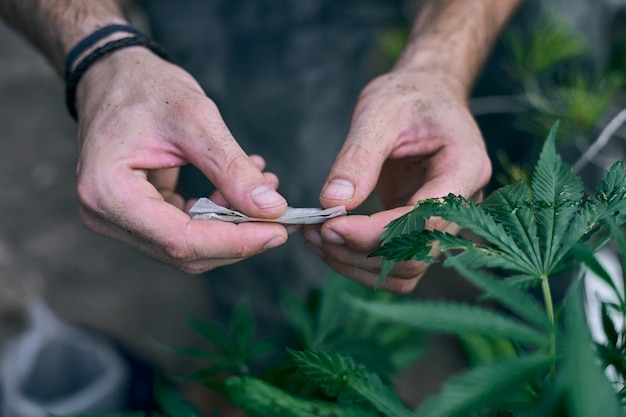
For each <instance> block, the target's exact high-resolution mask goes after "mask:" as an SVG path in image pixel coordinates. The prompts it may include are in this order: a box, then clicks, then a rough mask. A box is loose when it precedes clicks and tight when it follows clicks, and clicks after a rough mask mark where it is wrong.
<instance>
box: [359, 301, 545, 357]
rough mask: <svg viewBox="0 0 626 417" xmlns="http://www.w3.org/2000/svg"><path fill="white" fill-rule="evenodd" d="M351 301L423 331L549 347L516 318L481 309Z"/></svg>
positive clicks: (538, 335) (425, 304)
mask: <svg viewBox="0 0 626 417" xmlns="http://www.w3.org/2000/svg"><path fill="white" fill-rule="evenodd" d="M348 300H349V302H350V303H351V304H352V305H353V306H355V307H356V308H359V309H361V310H362V311H364V312H367V313H368V314H370V315H373V316H375V317H378V318H379V319H386V320H388V321H389V322H393V323H403V324H406V325H409V326H413V327H414V328H416V329H420V330H425V331H431V332H443V333H452V334H461V335H462V334H480V335H489V336H502V337H506V338H508V339H510V340H515V341H518V342H521V343H528V344H530V345H534V346H542V345H545V344H546V336H545V335H544V334H543V333H541V332H540V331H538V330H536V329H533V328H532V327H530V326H528V325H527V324H525V323H523V322H521V321H520V320H517V319H515V318H513V317H509V316H506V315H504V314H499V313H496V312H492V311H489V310H486V309H484V308H481V307H478V306H471V305H465V304H457V303H450V302H430V301H420V302H403V303H394V304H381V303H375V302H367V303H366V302H363V301H361V300H358V299H352V298H349V299H348Z"/></svg>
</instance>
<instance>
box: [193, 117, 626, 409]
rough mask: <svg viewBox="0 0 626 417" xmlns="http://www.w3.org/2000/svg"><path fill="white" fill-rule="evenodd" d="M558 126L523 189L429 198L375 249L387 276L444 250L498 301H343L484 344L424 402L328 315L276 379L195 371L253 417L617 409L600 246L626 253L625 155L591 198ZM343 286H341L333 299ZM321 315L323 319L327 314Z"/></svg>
mask: <svg viewBox="0 0 626 417" xmlns="http://www.w3.org/2000/svg"><path fill="white" fill-rule="evenodd" d="M556 129H557V127H556V126H554V127H553V129H552V131H551V132H550V135H549V136H548V138H547V140H546V142H545V145H544V146H543V150H542V152H541V155H540V158H539V160H538V162H537V165H536V167H535V169H534V172H533V175H532V178H531V180H530V182H529V183H527V182H525V181H523V180H521V181H519V182H517V183H514V184H512V185H509V186H506V187H503V188H501V189H499V190H497V191H495V192H494V193H493V194H491V195H490V196H489V197H488V198H486V199H485V200H484V201H483V202H482V203H479V204H476V203H473V202H472V201H469V200H467V199H465V198H463V197H461V196H456V195H448V196H446V197H442V198H437V199H430V200H425V201H422V202H420V203H419V204H418V205H417V206H416V207H415V209H414V210H413V211H411V212H410V213H408V214H406V215H405V216H403V217H401V218H399V219H397V220H395V221H394V222H392V223H391V224H389V225H388V227H387V229H386V231H385V233H384V234H383V236H382V245H381V247H380V248H379V249H378V250H377V251H375V252H374V253H373V254H372V256H382V257H383V259H384V262H383V270H382V273H381V280H382V279H384V278H385V276H386V274H387V273H388V271H389V270H390V269H391V268H392V267H393V265H394V264H395V263H396V262H401V261H408V260H418V261H423V262H433V261H435V260H436V259H437V258H438V257H437V254H441V256H442V257H443V258H444V259H445V261H444V264H445V265H448V266H450V267H454V268H456V269H457V270H458V271H459V272H460V273H461V275H462V276H464V277H465V278H466V279H468V280H469V281H470V282H472V283H473V284H475V285H476V286H477V287H479V288H480V289H482V290H483V294H482V299H483V300H485V299H489V300H492V301H495V302H497V303H498V306H499V307H498V308H496V309H494V308H486V307H483V306H480V305H465V304H454V303H448V302H428V301H411V300H389V299H385V300H376V299H367V298H363V297H357V296H354V295H352V294H350V293H349V292H343V294H344V295H343V296H341V297H340V298H341V300H342V301H344V304H345V306H346V307H345V308H348V309H349V310H350V311H357V312H361V314H359V315H358V316H360V317H371V318H374V319H375V320H376V321H374V322H373V323H376V326H378V327H377V328H378V329H382V328H384V326H383V327H381V326H379V324H380V323H385V322H387V323H389V324H388V325H387V326H389V327H395V328H396V329H402V331H405V330H406V328H407V327H408V328H413V329H415V331H419V332H424V331H427V332H443V333H451V334H454V335H458V336H459V337H461V338H462V339H463V340H465V341H466V342H467V346H471V347H473V348H474V349H475V350H479V351H480V352H478V354H475V355H474V358H475V359H476V361H475V363H474V365H473V366H472V367H471V368H470V369H469V370H468V371H467V372H465V373H463V374H461V375H458V376H456V377H453V378H451V379H450V380H449V381H448V382H447V383H446V384H445V386H444V388H443V389H442V390H441V392H440V393H439V394H438V395H436V396H435V397H433V398H431V399H429V400H427V401H426V402H424V403H423V404H421V406H420V407H419V409H417V410H411V409H409V408H407V407H406V406H405V404H403V402H402V401H401V400H400V398H399V397H398V396H397V395H396V394H395V393H394V392H393V391H392V389H391V388H390V385H389V383H388V381H387V378H386V377H382V378H381V377H380V376H379V375H378V374H377V373H375V372H372V370H371V369H369V368H368V366H366V365H365V364H363V363H361V362H360V361H357V360H355V359H354V358H353V357H352V356H351V355H350V354H349V353H347V352H339V351H337V350H334V349H333V347H332V344H329V343H327V342H328V340H329V339H328V338H327V337H328V335H329V334H331V333H333V331H332V330H331V331H329V329H328V328H326V329H324V326H328V325H330V326H331V328H332V327H334V326H335V324H333V320H331V321H330V324H329V323H326V324H324V323H322V322H320V321H316V324H311V325H306V326H304V328H306V329H309V330H307V331H306V332H305V333H307V334H308V336H307V337H304V338H303V339H302V340H308V343H306V344H305V346H304V348H299V349H293V348H289V349H287V352H288V355H289V358H290V361H291V366H289V367H287V368H283V372H282V373H280V374H276V373H272V372H269V373H266V374H254V373H253V372H249V370H248V369H245V368H239V369H238V370H237V371H235V372H231V373H229V374H228V375H217V374H216V373H215V372H213V371H211V372H208V373H206V374H204V375H199V374H196V375H194V379H196V380H200V381H201V382H202V383H203V384H204V385H206V386H208V387H210V388H213V389H216V390H218V391H220V392H222V393H223V394H225V395H226V396H227V397H229V398H230V399H231V400H232V402H233V403H235V404H236V405H238V406H240V407H241V408H243V409H244V410H245V411H246V414H247V415H250V416H268V415H271V416H296V417H297V416H303V417H304V416H334V417H342V416H388V417H396V416H418V417H425V416H426V417H443V416H519V417H523V416H538V417H542V416H545V417H548V416H561V415H565V416H581V417H582V416H585V417H586V416H596V415H597V416H620V415H623V414H624V410H623V404H622V400H623V398H624V396H625V395H624V394H626V393H625V392H624V389H623V386H624V385H623V382H624V381H625V380H626V372H624V371H625V370H626V369H625V366H624V364H625V362H624V352H625V347H626V343H625V342H626V331H625V329H624V328H623V327H622V328H619V327H617V326H616V325H615V322H614V321H613V319H612V318H611V317H614V316H611V315H610V314H609V310H610V311H611V312H613V313H616V314H619V315H621V316H622V317H624V316H626V303H625V302H624V300H625V298H624V294H623V292H621V291H620V289H619V287H620V285H617V284H616V281H615V279H616V278H615V277H612V276H610V275H609V274H608V273H607V272H606V271H605V270H604V268H603V266H602V265H601V264H600V263H599V262H598V261H597V260H596V258H595V257H594V252H595V251H597V250H598V249H599V248H600V247H602V246H605V245H607V244H609V243H610V242H611V241H612V240H614V241H616V242H617V244H618V247H619V248H620V250H621V253H622V260H623V258H624V256H625V254H626V237H624V231H623V226H624V223H626V171H624V166H623V162H622V161H620V162H617V163H615V164H614V165H613V166H612V167H611V168H610V169H609V170H608V171H607V172H606V173H605V176H604V178H603V180H602V181H601V183H600V186H599V187H598V188H597V190H596V193H595V194H594V195H593V196H590V197H585V196H584V194H583V186H582V181H581V179H580V178H579V177H578V176H577V175H576V174H574V173H573V171H572V170H571V168H570V167H569V166H568V165H566V164H565V163H564V162H563V161H562V160H561V158H560V157H559V155H558V154H557V153H556V150H555V136H556ZM433 216H437V217H441V218H443V219H445V220H448V221H450V222H455V223H457V224H458V225H460V226H462V227H463V228H465V229H467V230H469V231H471V232H473V236H474V238H472V239H471V240H470V239H467V238H464V237H461V236H455V235H450V234H447V233H444V232H439V231H436V230H428V229H426V228H425V224H426V220H427V219H428V218H430V217H433ZM612 238H614V239H612ZM622 263H623V264H625V263H624V262H622ZM581 265H585V266H586V267H587V268H589V269H591V270H593V271H594V272H595V273H596V274H598V276H600V277H601V278H602V279H604V280H605V281H606V282H607V283H608V284H609V285H610V286H611V288H613V289H614V290H615V292H616V294H617V296H618V298H617V300H618V301H617V302H616V303H607V304H603V306H602V311H603V313H602V315H603V318H604V328H605V331H606V333H607V342H606V343H604V344H601V345H594V343H593V342H592V339H591V337H590V333H589V329H588V325H587V321H586V313H585V307H584V301H583V291H582V286H581V283H580V281H581V268H580V266H581ZM485 269H487V270H488V271H489V272H487V271H485ZM563 275H567V276H570V277H571V287H570V289H569V291H568V292H567V295H566V296H565V297H563V298H561V299H559V300H554V299H553V296H552V290H551V286H550V283H551V281H552V280H554V279H557V278H559V277H560V276H561V277H562V276H563ZM335 278H336V277H335ZM622 280H623V281H624V282H626V275H625V276H623V277H622ZM534 286H539V287H541V289H542V294H543V297H541V300H538V299H537V298H536V297H535V296H533V295H532V293H531V292H530V291H529V290H530V289H531V288H532V287H534ZM622 287H623V286H622ZM344 289H345V288H344ZM336 290H339V288H336ZM338 293H340V291H333V292H332V294H334V295H333V297H338V296H337V294H338ZM348 294H350V295H348ZM335 301H336V300H335ZM326 303H328V300H327V302H326ZM542 304H543V305H542ZM336 305H338V304H335V306H336ZM333 308H336V307H333ZM326 311H327V313H325V314H324V316H325V317H331V316H329V315H328V310H326ZM363 313H364V314H363ZM317 317H318V318H319V317H321V316H320V315H319V310H318V315H317ZM354 317H356V316H354ZM320 326H321V327H320ZM397 326H401V327H397ZM245 333H246V334H248V335H249V334H250V333H249V332H245ZM381 334H382V333H381ZM371 337H373V338H376V334H373V335H371ZM315 340H317V342H313V341H315ZM324 340H326V342H322V341H324ZM486 350H488V351H489V352H488V353H489V354H485V351H486ZM380 360H383V359H382V358H380ZM609 367H611V368H612V369H613V371H614V373H613V374H614V375H617V377H616V378H614V380H613V381H609V379H608V378H607V376H606V370H607V368H609ZM277 375H279V377H277ZM199 376H200V378H198V377H199ZM285 381H289V383H286V382H285ZM624 415H626V414H624Z"/></svg>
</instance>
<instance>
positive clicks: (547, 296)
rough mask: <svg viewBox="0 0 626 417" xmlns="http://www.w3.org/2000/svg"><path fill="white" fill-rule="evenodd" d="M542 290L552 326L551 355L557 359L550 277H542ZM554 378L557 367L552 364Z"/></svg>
mask: <svg viewBox="0 0 626 417" xmlns="http://www.w3.org/2000/svg"><path fill="white" fill-rule="evenodd" d="M541 289H542V290H543V303H544V304H545V307H546V313H547V314H548V320H549V321H550V324H551V325H552V330H550V355H552V356H553V357H556V326H555V324H554V304H553V302H552V293H551V292H550V283H549V282H548V277H547V276H546V275H543V276H542V277H541ZM551 372H552V377H554V374H555V365H554V363H553V364H552V371H551Z"/></svg>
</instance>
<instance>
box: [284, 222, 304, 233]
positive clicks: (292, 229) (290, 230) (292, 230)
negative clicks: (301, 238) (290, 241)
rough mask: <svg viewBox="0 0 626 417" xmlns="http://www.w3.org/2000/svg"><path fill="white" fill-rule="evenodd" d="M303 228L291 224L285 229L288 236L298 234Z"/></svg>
mask: <svg viewBox="0 0 626 417" xmlns="http://www.w3.org/2000/svg"><path fill="white" fill-rule="evenodd" d="M301 228H302V226H300V225H299V224H290V225H288V226H287V227H285V229H287V234H289V235H290V234H292V233H295V232H297V231H298V230H300V229H301Z"/></svg>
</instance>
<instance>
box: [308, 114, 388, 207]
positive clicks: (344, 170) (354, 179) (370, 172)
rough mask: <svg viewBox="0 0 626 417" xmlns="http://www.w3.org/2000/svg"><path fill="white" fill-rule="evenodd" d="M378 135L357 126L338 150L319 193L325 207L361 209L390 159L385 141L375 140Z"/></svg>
mask: <svg viewBox="0 0 626 417" xmlns="http://www.w3.org/2000/svg"><path fill="white" fill-rule="evenodd" d="M374 133H375V132H371V131H370V132H366V131H364V129H362V128H360V126H359V125H355V126H354V127H353V128H352V129H351V130H350V133H349V134H348V137H347V138H346V142H345V143H344V145H343V147H342V148H341V150H340V151H339V154H338V155H337V158H336V159H335V162H334V163H333V166H332V167H331V169H330V173H329V174H328V178H327V179H326V183H325V184H324V187H323V188H322V192H321V193H320V203H321V204H322V206H323V207H333V206H338V205H344V206H346V210H353V209H354V208H356V207H358V206H359V205H360V204H361V203H363V201H364V200H365V199H366V198H367V197H368V196H369V195H370V193H371V192H372V191H373V190H374V187H376V183H377V181H378V176H379V175H380V171H381V168H382V165H383V162H384V161H385V159H386V158H387V155H388V151H387V149H386V148H385V146H386V145H385V144H386V142H387V141H386V140H380V139H381V138H380V137H379V140H374V139H375V138H376V137H377V135H376V134H374Z"/></svg>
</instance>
